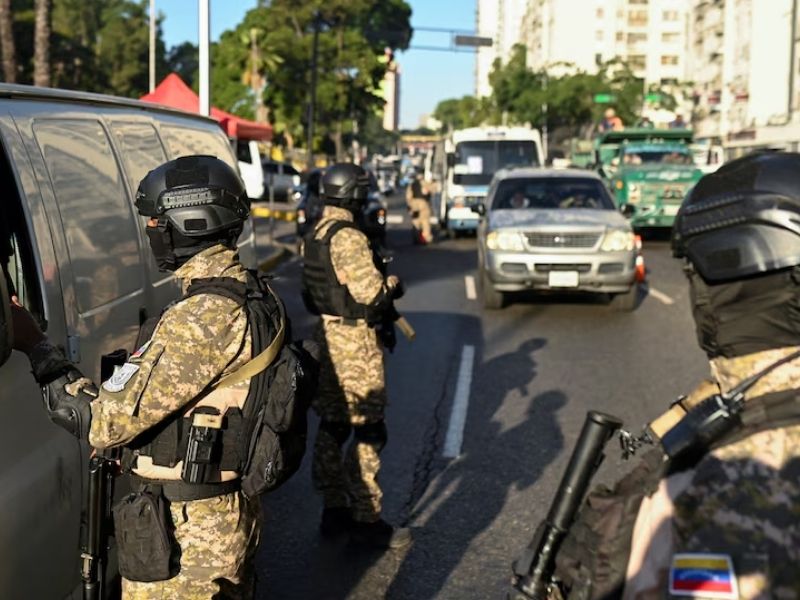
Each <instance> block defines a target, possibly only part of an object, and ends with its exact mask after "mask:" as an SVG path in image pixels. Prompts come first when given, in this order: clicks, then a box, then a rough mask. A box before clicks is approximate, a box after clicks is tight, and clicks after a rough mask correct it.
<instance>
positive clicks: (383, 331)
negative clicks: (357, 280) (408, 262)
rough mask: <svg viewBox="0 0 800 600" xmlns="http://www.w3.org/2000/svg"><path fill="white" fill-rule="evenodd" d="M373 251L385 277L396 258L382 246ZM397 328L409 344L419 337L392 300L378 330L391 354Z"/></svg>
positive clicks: (395, 341)
mask: <svg viewBox="0 0 800 600" xmlns="http://www.w3.org/2000/svg"><path fill="white" fill-rule="evenodd" d="M373 251H374V252H375V256H376V257H377V259H379V261H380V263H379V264H377V265H376V266H377V267H378V270H379V271H380V272H381V273H382V274H383V276H384V277H385V276H386V273H387V270H388V269H387V265H388V264H389V263H390V262H392V260H394V256H392V254H391V252H389V250H387V249H386V248H384V247H383V246H381V245H380V244H376V245H375V246H374V248H373ZM395 326H397V328H398V329H399V330H400V332H401V333H402V334H403V335H404V336H405V338H406V339H407V340H408V341H409V342H411V341H413V340H414V338H416V337H417V333H416V332H415V331H414V328H413V327H412V326H411V323H409V322H408V321H407V320H406V318H405V317H404V316H402V315H401V314H400V313H399V312H397V309H396V308H395V306H394V300H392V301H391V304H390V305H389V307H388V308H387V309H386V311H385V312H384V313H383V319H382V320H381V323H380V328H379V330H378V335H379V336H380V338H381V343H382V344H383V346H384V347H385V348H387V349H388V350H389V352H392V351H393V350H394V347H395V346H396V345H397V335H396V334H395Z"/></svg>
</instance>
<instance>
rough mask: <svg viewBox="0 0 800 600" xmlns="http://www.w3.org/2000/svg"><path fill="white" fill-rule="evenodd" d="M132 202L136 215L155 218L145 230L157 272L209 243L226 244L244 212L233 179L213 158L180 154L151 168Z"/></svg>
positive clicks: (240, 188)
mask: <svg viewBox="0 0 800 600" xmlns="http://www.w3.org/2000/svg"><path fill="white" fill-rule="evenodd" d="M135 204H136V208H137V210H138V211H139V214H140V215H143V216H145V217H153V218H157V219H158V227H148V228H147V230H146V232H147V236H148V238H149V239H150V247H151V249H152V250H153V254H154V255H155V257H156V261H157V262H158V264H159V267H160V268H161V269H162V270H174V269H175V268H176V267H178V266H180V265H181V264H183V263H184V262H186V260H188V258H190V257H191V256H193V255H194V254H197V253H198V252H200V251H201V250H204V249H205V248H209V247H211V246H213V245H215V244H219V243H223V244H226V245H229V246H232V245H233V244H234V243H235V241H236V238H238V237H239V234H240V233H241V232H242V228H243V226H244V222H245V220H246V219H247V217H248V216H249V214H250V202H249V200H248V198H247V192H246V191H245V187H244V184H243V183H242V180H241V179H240V178H239V175H237V173H236V171H234V170H233V169H232V168H231V167H230V166H229V165H228V164H227V163H225V162H223V161H221V160H220V159H218V158H215V157H213V156H185V157H182V158H178V159H175V160H171V161H169V162H167V163H164V164H163V165H161V166H160V167H157V168H155V169H153V170H152V171H150V172H149V173H148V174H147V175H146V176H145V177H144V179H142V181H141V183H140V184H139V189H138V190H137V192H136V203H135Z"/></svg>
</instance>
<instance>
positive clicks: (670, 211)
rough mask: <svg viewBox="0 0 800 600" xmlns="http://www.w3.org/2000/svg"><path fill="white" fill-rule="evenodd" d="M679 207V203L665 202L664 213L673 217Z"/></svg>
mask: <svg viewBox="0 0 800 600" xmlns="http://www.w3.org/2000/svg"><path fill="white" fill-rule="evenodd" d="M680 207H681V205H680V204H667V205H666V206H665V207H664V214H665V215H666V216H668V217H674V216H675V215H677V214H678V209H679V208H680Z"/></svg>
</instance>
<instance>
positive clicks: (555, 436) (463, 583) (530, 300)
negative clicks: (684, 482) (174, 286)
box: [257, 198, 707, 600]
mask: <svg viewBox="0 0 800 600" xmlns="http://www.w3.org/2000/svg"><path fill="white" fill-rule="evenodd" d="M400 207H401V202H400V200H399V198H394V199H392V200H391V203H390V215H396V216H395V217H394V219H392V220H400V219H401V218H402V220H403V222H402V223H396V224H392V225H391V226H390V231H389V244H390V246H391V248H392V249H393V250H394V252H395V259H394V261H393V262H392V264H391V268H390V270H391V272H393V273H395V274H397V275H399V276H400V277H401V278H402V279H403V280H404V282H406V286H407V292H406V296H405V297H404V298H403V299H401V300H400V301H399V302H398V303H397V305H398V309H399V310H400V311H401V312H403V314H404V315H405V316H406V317H407V318H408V320H409V321H410V322H411V323H412V325H413V326H414V327H415V329H416V331H417V339H416V340H415V341H414V342H413V343H409V342H407V341H405V340H403V339H401V340H400V342H399V344H398V347H397V349H396V350H395V352H394V354H392V355H389V356H387V385H388V394H389V399H390V405H389V407H388V416H387V423H388V427H389V444H388V446H387V447H386V449H385V450H384V452H383V455H382V458H383V469H382V472H381V476H380V482H381V485H382V487H383V490H384V512H385V516H386V518H387V519H388V520H390V521H392V522H395V523H404V524H408V525H409V526H410V527H411V528H412V532H413V536H414V543H413V545H412V546H411V547H410V548H409V549H407V550H405V551H392V552H387V553H380V552H372V551H365V550H361V549H359V548H356V547H354V546H352V545H350V544H349V543H348V542H347V540H346V539H342V540H338V541H333V542H331V541H326V540H322V539H321V538H320V536H319V534H318V531H317V527H318V523H319V515H320V511H321V503H320V500H319V498H318V497H317V496H316V495H315V493H314V490H313V488H312V486H311V480H310V468H309V467H310V452H309V453H308V454H307V455H306V460H305V461H304V464H303V468H302V470H301V471H300V472H299V473H298V474H297V475H296V476H295V477H294V478H293V479H292V480H291V481H290V482H289V483H287V484H286V485H285V486H284V487H283V488H281V489H280V490H278V491H277V492H275V493H273V494H271V495H269V496H268V497H266V498H265V499H264V508H265V515H266V519H265V525H264V529H263V535H262V545H261V549H260V552H259V555H258V560H257V566H258V573H259V591H258V597H259V598H270V599H273V600H277V599H300V598H302V599H305V598H315V599H321V600H336V599H345V598H346V599H352V600H356V599H358V600H361V599H364V600H366V599H378V598H389V599H397V600H399V599H427V598H445V599H449V598H452V599H459V600H466V599H481V600H483V599H489V598H501V597H503V592H504V589H505V586H506V585H507V582H508V580H509V576H510V563H511V561H512V560H513V559H514V558H515V557H516V556H517V554H518V553H519V552H520V550H521V549H522V548H523V547H524V546H525V545H526V544H527V543H528V541H529V540H530V538H531V536H532V535H533V532H534V529H535V527H536V525H537V523H538V522H539V520H541V519H542V518H543V517H544V516H545V513H546V512H547V509H548V506H549V503H550V500H551V499H552V495H553V493H554V492H555V489H556V487H557V485H558V482H559V480H560V477H561V474H562V472H563V469H564V467H565V465H566V462H567V460H568V458H569V454H570V452H571V449H572V445H573V443H574V441H575V439H576V437H577V435H578V433H579V430H580V427H581V424H582V423H583V419H584V416H585V414H586V411H587V410H589V409H599V410H603V411H607V412H610V413H613V414H616V415H618V416H620V417H622V418H623V419H624V421H625V422H626V424H627V425H629V426H631V427H632V428H634V429H636V430H638V429H639V428H640V426H641V425H642V424H643V423H645V422H646V421H648V420H650V419H652V418H653V417H654V416H656V415H657V414H659V412H660V411H661V410H663V409H665V408H666V407H668V405H669V403H670V401H672V400H673V399H674V398H675V397H676V396H678V395H679V394H680V393H682V392H686V391H688V390H690V389H691V388H692V387H693V385H694V384H696V383H697V382H698V381H699V380H700V379H701V378H702V377H704V376H705V375H706V374H707V363H706V361H705V358H704V355H703V354H702V353H701V352H700V350H699V349H698V347H697V345H696V343H695V340H694V330H693V325H692V321H691V315H690V313H689V308H688V298H687V286H686V284H685V282H684V277H683V275H682V273H681V271H680V265H679V264H678V263H677V262H676V261H675V260H674V259H672V258H671V256H670V253H669V247H668V243H667V242H666V241H664V240H663V239H662V240H659V239H650V240H648V241H646V242H645V250H644V253H645V260H646V264H647V267H648V269H649V275H648V280H649V281H648V285H649V290H643V291H642V294H641V296H642V298H641V303H640V305H639V307H638V308H637V310H636V311H635V312H633V313H619V312H614V311H613V310H612V309H611V308H610V307H609V306H608V305H607V304H606V302H605V301H604V300H603V299H598V298H592V297H579V298H574V297H569V296H567V297H523V298H519V299H517V301H516V302H515V303H514V304H512V305H510V306H508V307H507V308H505V309H503V310H501V311H485V310H483V309H482V308H481V305H480V303H479V301H478V300H475V299H471V298H470V297H468V296H471V289H470V288H471V287H472V286H471V283H470V282H469V281H468V280H467V279H466V278H468V277H474V276H475V275H476V250H475V240H474V239H459V240H447V241H439V242H437V243H436V244H435V245H432V246H428V247H420V246H414V245H412V243H411V231H410V224H409V222H408V219H407V217H406V216H405V211H404V210H402V209H401V208H400ZM289 231H290V228H287V226H286V225H283V226H282V232H283V233H282V234H281V235H283V236H284V237H283V238H282V239H284V240H287V239H288V238H290V237H291V236H290V234H289V233H288V232H289ZM300 273H301V264H300V261H299V258H297V257H294V258H292V259H290V260H289V261H288V262H285V263H284V264H282V265H281V266H280V267H278V268H277V269H276V270H275V272H274V286H275V288H276V289H277V290H278V292H279V293H280V294H281V296H282V297H283V299H284V301H285V302H286V304H287V307H288V312H289V314H290V316H291V318H292V321H293V327H294V331H295V336H296V337H308V336H310V334H311V329H312V327H313V319H312V318H311V317H310V316H309V315H307V314H306V312H305V310H304V308H303V306H302V302H301V300H300V291H299V287H300V284H299V282H300ZM470 349H471V350H470ZM470 376H471V377H470ZM459 390H460V391H459ZM464 403H466V411H465V412H464V413H461V414H463V415H464V417H465V421H464V428H463V441H462V443H461V444H458V439H457V437H458V436H455V437H454V438H453V437H452V434H451V437H450V438H448V429H449V428H451V427H452V426H451V422H452V421H453V420H454V419H456V422H457V419H458V414H459V411H458V409H455V410H454V406H455V405H458V406H462V405H463V404H464ZM454 415H455V416H454ZM458 430H459V428H457V427H455V428H454V431H455V432H456V433H457V431H458ZM315 433H316V422H314V423H313V424H312V436H313V434H315ZM444 453H449V454H450V455H457V456H455V457H454V458H446V457H445V456H444V455H443V454H444ZM628 466H629V465H628V463H624V462H623V461H622V460H621V459H620V458H619V456H618V453H617V451H616V447H615V446H609V455H608V457H607V459H606V461H605V463H604V465H603V467H602V468H601V471H600V473H599V475H598V477H599V479H601V480H606V481H608V480H611V479H614V478H615V477H616V476H618V474H620V473H622V472H623V471H625V470H626V469H627V468H628Z"/></svg>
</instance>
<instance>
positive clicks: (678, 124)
mask: <svg viewBox="0 0 800 600" xmlns="http://www.w3.org/2000/svg"><path fill="white" fill-rule="evenodd" d="M687 127H688V125H687V123H686V121H684V120H683V115H682V114H680V113H677V114H676V115H675V118H674V119H673V120H672V121H670V123H669V128H670V129H686V128H687Z"/></svg>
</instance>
